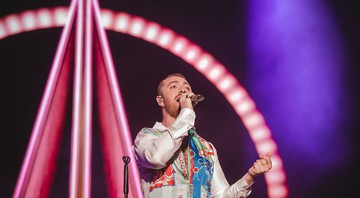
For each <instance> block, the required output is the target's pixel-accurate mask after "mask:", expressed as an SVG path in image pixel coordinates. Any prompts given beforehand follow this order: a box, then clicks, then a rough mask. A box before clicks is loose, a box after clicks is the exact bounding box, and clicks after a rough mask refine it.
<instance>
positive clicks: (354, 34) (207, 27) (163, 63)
mask: <svg viewBox="0 0 360 198" xmlns="http://www.w3.org/2000/svg"><path fill="white" fill-rule="evenodd" d="M69 4H70V2H69V1H59V0H54V1H17V0H16V1H1V3H0V17H4V16H6V15H8V14H11V13H20V12H22V11H25V10H31V9H38V8H42V7H54V6H68V5H69ZM327 5H328V6H329V7H330V11H331V14H332V15H333V18H334V23H335V24H336V25H337V26H338V28H339V30H340V33H341V37H342V40H343V42H344V45H345V47H346V53H347V58H348V59H347V67H346V68H347V71H346V73H347V74H349V75H348V76H347V78H346V81H347V83H346V84H347V86H346V87H344V89H346V90H347V91H348V94H349V101H347V105H348V106H350V108H349V109H347V110H346V111H344V112H342V113H343V114H344V116H345V117H346V119H347V120H348V125H347V126H346V128H344V129H346V130H343V131H339V133H343V135H344V136H345V138H346V140H347V141H348V144H349V145H347V146H348V147H347V148H348V149H345V150H344V151H345V152H344V153H343V155H346V156H348V157H347V158H345V160H344V161H343V162H341V163H340V165H337V166H335V167H333V168H331V169H327V168H326V166H327V164H325V163H326V162H325V161H324V164H320V165H319V164H314V166H316V167H317V168H318V167H319V166H324V171H323V174H321V175H319V174H317V173H316V171H317V168H314V169H313V168H312V167H311V166H309V165H308V164H309V163H311V162H309V161H306V160H307V156H306V154H302V153H301V152H298V153H293V154H292V153H289V152H286V150H287V147H288V146H289V145H288V144H286V143H285V142H283V141H280V142H278V149H279V152H280V154H283V155H282V159H283V162H284V166H285V171H286V175H287V184H288V187H289V192H290V197H346V196H351V195H355V194H356V193H357V190H356V187H357V186H356V184H355V183H357V182H355V183H354V182H351V181H353V180H356V179H357V178H358V177H357V176H359V171H358V170H357V169H358V167H357V165H356V162H355V160H356V159H357V158H358V152H357V150H358V139H357V137H358V135H357V133H358V132H359V129H360V127H359V124H358V121H359V115H358V108H359V106H358V102H357V101H358V99H359V90H358V83H359V77H358V71H359V69H358V66H359V54H358V52H359V50H360V49H359V36H358V35H359V34H360V31H359V19H360V12H359V6H357V5H356V1H339V0H338V1H335V0H332V1H327ZM100 6H101V7H102V8H109V9H112V10H114V11H123V12H127V13H129V14H133V15H137V16H140V17H143V18H145V19H147V20H150V21H154V22H157V23H159V24H160V25H162V26H164V27H168V28H170V29H172V30H174V31H175V32H177V33H178V34H181V35H183V36H185V37H186V38H188V39H190V40H191V41H193V42H194V43H196V44H197V45H199V46H201V47H202V48H203V49H204V50H206V51H207V52H209V53H210V54H212V55H213V56H214V57H215V58H216V59H217V60H218V61H219V62H221V63H222V64H223V65H225V66H226V68H227V69H228V71H230V72H231V73H232V74H233V75H234V76H235V77H236V78H237V80H238V81H239V82H240V83H241V84H242V85H243V86H244V87H245V88H246V89H247V90H248V92H249V93H250V95H251V96H252V99H253V100H254V101H255V102H257V101H260V100H262V99H261V98H257V97H256V96H258V95H260V94H261V93H259V92H258V90H255V89H253V88H252V86H251V84H249V81H247V80H246V79H247V77H248V76H247V71H248V69H247V65H248V56H247V55H248V52H247V46H246V44H245V43H246V42H247V30H246V28H247V26H248V24H247V19H248V18H247V3H246V1H236V0H231V1H202V0H201V1H136V0H135V1H129V0H125V1H124V0H118V1H110V0H108V1H100ZM60 34H61V28H51V29H44V30H37V31H31V32H26V33H22V34H17V35H13V36H10V37H7V38H5V39H2V40H0V52H1V53H0V57H1V63H0V64H1V87H2V89H1V90H2V92H1V93H2V97H1V98H2V99H1V111H0V112H1V115H2V119H1V138H0V139H1V143H0V145H1V149H0V150H1V152H0V154H1V164H2V168H1V170H0V177H1V178H0V197H11V195H12V192H13V190H14V186H15V183H16V180H17V177H18V173H19V170H20V167H21V164H22V160H23V157H24V154H25V151H26V147H27V143H28V141H29V137H30V134H31V130H32V127H33V124H34V121H35V117H36V114H37V111H38V107H39V104H40V101H41V97H42V94H43V91H44V88H45V84H46V80H47V77H48V74H49V71H50V66H51V64H52V61H53V58H54V54H55V50H56V47H57V44H58V41H59V38H60ZM107 34H108V35H107V36H108V39H109V43H110V47H111V50H112V55H113V59H114V63H115V67H116V71H117V74H118V80H119V84H120V87H121V93H122V96H123V99H124V105H125V108H126V112H127V115H128V121H129V126H130V130H131V132H132V135H133V137H135V135H136V133H137V132H138V131H139V130H140V129H141V128H142V127H143V126H152V125H153V124H154V122H155V121H160V119H161V114H160V110H159V109H158V107H157V105H156V103H155V96H156V93H155V90H156V88H157V84H158V82H159V80H160V79H161V78H163V77H164V76H165V75H167V74H168V73H172V72H180V73H183V74H184V75H185V76H187V78H188V81H189V82H190V83H191V85H192V87H193V89H194V90H195V91H196V92H197V93H202V94H204V95H205V97H206V99H205V101H204V102H202V103H200V104H199V105H198V106H197V107H196V112H197V120H196V123H197V129H198V131H199V133H201V135H202V136H203V137H205V138H206V139H208V140H209V141H211V142H213V143H214V144H215V146H216V147H217V149H218V152H219V156H220V161H221V164H222V166H223V169H224V172H225V175H226V176H227V178H228V180H229V183H230V184H232V183H234V182H235V181H236V180H237V179H239V178H240V177H241V176H242V175H243V174H245V173H246V171H247V169H248V167H250V166H251V164H252V162H253V161H254V160H255V159H256V157H257V154H256V151H255V147H254V145H253V143H252V141H251V139H250V137H249V135H248V133H247V131H246V129H245V128H244V126H243V124H242V122H241V121H240V120H239V118H238V116H237V115H236V113H235V112H234V110H233V109H232V107H231V106H230V104H229V103H228V102H227V101H226V99H225V98H224V97H223V95H222V94H221V93H220V92H219V91H218V90H217V89H216V87H215V86H214V85H212V84H211V83H210V82H209V81H208V80H207V79H206V78H205V77H204V76H203V75H202V74H200V73H199V72H198V71H196V70H195V69H194V68H192V67H191V66H190V65H188V64H187V63H186V62H184V61H183V60H181V59H180V58H178V57H176V56H174V55H173V54H171V53H169V52H167V51H166V50H164V49H162V48H159V47H157V46H155V45H153V44H150V43H148V42H146V41H143V40H140V39H137V38H134V37H131V36H129V35H122V34H120V33H115V32H112V31H107ZM280 94H281V93H280ZM265 98H266V97H265ZM261 104H262V105H263V106H264V107H263V108H261V107H262V106H260V111H261V112H262V113H263V115H264V117H265V119H267V118H270V117H271V116H272V112H270V111H267V110H268V108H266V106H272V105H275V104H272V103H271V101H269V102H264V101H262V103H261ZM70 109H71V107H69V110H70ZM69 115H71V114H70V113H69ZM94 120H95V119H94ZM269 120H271V119H269ZM268 124H269V126H272V125H275V124H274V123H271V122H270V121H269V122H268ZM304 124H305V125H306V124H307V123H306V121H305V122H304ZM69 125H70V118H68V121H67V127H66V129H65V131H64V136H63V140H62V148H61V151H60V156H59V160H58V172H57V174H56V177H55V181H54V185H53V188H52V192H51V197H66V196H67V187H68V177H67V176H68V171H69V167H68V166H69V156H70V153H69V152H70V143H69V142H70V132H69V131H70V128H69ZM94 126H95V127H94V128H95V130H94V143H93V146H94V147H93V185H92V188H93V190H92V194H93V197H104V194H106V189H105V184H104V179H103V172H102V164H101V152H100V146H99V142H98V139H99V138H98V132H97V130H96V126H97V123H96V122H94ZM200 131H201V132H200ZM272 134H273V136H274V139H275V141H276V140H284V139H286V132H284V131H281V130H278V129H277V128H275V129H272ZM292 141H294V140H292ZM303 146H304V147H306V146H307V145H306V144H304V145H303ZM298 149H299V150H301V148H298ZM336 150H337V145H336V143H333V144H331V145H328V151H327V152H335V151H336ZM314 152H316V148H314ZM229 154H232V155H229ZM324 155H325V153H324ZM340 155H342V154H341V153H340ZM319 157H321V156H319ZM305 164H306V165H305ZM313 175H316V177H315V176H314V177H312V176H313ZM266 196H267V189H266V184H265V181H264V178H263V177H259V178H258V180H257V182H256V183H255V185H254V190H253V194H252V197H266Z"/></svg>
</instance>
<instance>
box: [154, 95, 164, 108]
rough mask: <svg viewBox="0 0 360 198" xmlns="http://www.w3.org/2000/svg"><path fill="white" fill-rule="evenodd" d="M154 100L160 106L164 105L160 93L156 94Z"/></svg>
mask: <svg viewBox="0 0 360 198" xmlns="http://www.w3.org/2000/svg"><path fill="white" fill-rule="evenodd" d="M156 102H157V103H158V105H159V106H160V107H164V106H165V105H164V98H163V97H162V96H160V95H158V96H156Z"/></svg>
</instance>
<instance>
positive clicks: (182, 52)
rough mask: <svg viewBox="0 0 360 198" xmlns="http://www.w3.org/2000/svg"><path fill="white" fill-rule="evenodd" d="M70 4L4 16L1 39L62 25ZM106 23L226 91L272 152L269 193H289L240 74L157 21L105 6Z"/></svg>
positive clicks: (258, 143)
mask: <svg viewBox="0 0 360 198" xmlns="http://www.w3.org/2000/svg"><path fill="white" fill-rule="evenodd" d="M68 11H69V10H68V8H67V7H55V8H42V9H37V10H28V11H24V12H21V13H19V14H11V15H8V16H5V17H3V18H0V39H4V38H6V37H9V36H12V35H15V34H20V33H24V32H27V31H32V30H39V29H46V28H53V27H62V26H64V24H65V23H66V20H67V17H68ZM101 18H102V23H103V27H104V28H105V29H107V30H111V31H115V32H119V33H123V34H128V35H131V36H133V37H136V38H139V39H143V40H146V41H148V42H150V43H152V44H155V45H157V46H159V47H162V48H164V49H165V50H167V51H169V52H171V53H173V54H174V55H176V56H178V57H179V58H181V59H183V60H184V61H186V62H187V63H189V64H190V65H192V66H193V67H194V68H195V69H196V70H197V71H199V72H200V73H202V74H203V75H204V76H205V77H206V78H207V79H208V80H209V81H210V82H211V83H213V84H214V85H215V86H216V87H217V89H218V90H219V91H220V92H221V93H222V94H223V95H224V97H225V98H226V99H227V101H228V102H229V103H230V105H231V106H232V108H233V109H234V110H235V112H236V113H237V115H238V116H239V117H240V119H241V120H242V122H243V123H244V125H245V127H246V129H247V130H248V132H249V134H250V137H251V139H252V141H253V142H254V144H255V148H256V151H257V152H258V153H265V152H271V153H272V161H273V169H272V170H271V171H270V172H269V173H267V174H265V180H266V184H267V189H268V195H269V197H287V196H288V187H287V185H286V174H285V171H284V168H283V163H282V159H281V157H280V155H279V153H278V149H277V145H276V142H275V141H274V140H273V138H272V135H271V131H270V129H269V127H268V126H267V124H266V122H265V119H264V117H263V116H262V114H261V113H260V112H259V111H258V110H257V108H256V105H255V102H254V101H253V100H252V99H251V97H250V96H249V95H248V93H247V91H246V90H245V88H244V87H243V86H242V85H241V84H240V83H239V82H238V81H237V80H236V78H235V77H234V76H233V75H232V74H231V73H230V72H229V71H228V70H227V69H226V67H225V66H224V65H222V64H221V63H220V62H218V61H217V60H216V59H215V58H214V57H213V56H212V55H211V54H209V53H207V52H206V51H204V50H203V49H202V48H201V47H199V46H198V45H196V44H195V43H193V42H191V41H190V40H189V39H187V38H185V37H183V36H181V35H179V34H177V33H175V32H174V31H172V30H171V29H169V28H165V27H163V26H161V25H159V24H158V23H156V22H152V21H148V20H146V19H144V18H141V17H138V16H134V15H130V14H128V13H125V12H114V11H112V10H108V9H101Z"/></svg>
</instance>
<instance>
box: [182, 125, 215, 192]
mask: <svg viewBox="0 0 360 198" xmlns="http://www.w3.org/2000/svg"><path fill="white" fill-rule="evenodd" d="M188 133H189V144H188V155H187V158H188V159H187V160H186V161H187V162H190V163H187V165H188V169H187V170H188V175H189V183H190V186H189V197H193V198H200V197H210V191H211V179H212V176H213V173H214V167H213V160H212V157H213V156H214V150H213V148H212V145H211V144H209V143H208V142H207V141H205V140H204V139H203V138H201V137H200V136H199V135H198V134H197V133H196V132H195V128H192V129H190V130H189V131H188Z"/></svg>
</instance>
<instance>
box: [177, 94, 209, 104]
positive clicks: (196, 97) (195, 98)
mask: <svg viewBox="0 0 360 198" xmlns="http://www.w3.org/2000/svg"><path fill="white" fill-rule="evenodd" d="M187 98H190V100H191V102H192V103H193V104H197V103H198V102H200V101H203V100H204V99H205V97H204V96H203V95H201V94H195V95H192V96H191V97H187ZM177 101H178V102H180V98H179V99H178V100H177Z"/></svg>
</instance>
